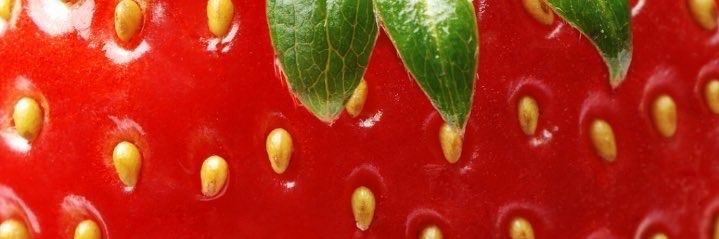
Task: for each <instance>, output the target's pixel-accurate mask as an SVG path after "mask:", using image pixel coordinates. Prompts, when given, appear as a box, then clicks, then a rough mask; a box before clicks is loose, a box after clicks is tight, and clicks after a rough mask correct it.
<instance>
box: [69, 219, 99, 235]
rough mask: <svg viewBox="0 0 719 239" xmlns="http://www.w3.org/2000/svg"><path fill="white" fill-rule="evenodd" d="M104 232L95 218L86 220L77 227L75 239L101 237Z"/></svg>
mask: <svg viewBox="0 0 719 239" xmlns="http://www.w3.org/2000/svg"><path fill="white" fill-rule="evenodd" d="M100 238H102V232H100V227H99V226H98V225H97V223H95V221H93V220H89V219H88V220H84V221H82V222H80V223H79V224H77V227H75V237H74V239H100Z"/></svg>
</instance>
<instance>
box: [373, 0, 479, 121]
mask: <svg viewBox="0 0 719 239" xmlns="http://www.w3.org/2000/svg"><path fill="white" fill-rule="evenodd" d="M375 10H376V13H377V14H378V16H379V18H380V21H381V22H382V23H383V26H384V28H385V30H386V31H387V33H388V34H389V36H390V38H391V39H392V42H393V43H394V45H395V47H396V48H397V50H398V52H399V55H400V57H401V58H402V61H403V62H404V64H405V66H406V67H407V69H408V70H409V71H410V73H412V75H413V76H414V78H415V79H416V80H417V82H418V83H419V85H420V86H421V87H422V89H423V90H424V92H425V93H426V94H427V96H428V97H429V98H430V100H431V101H432V103H433V104H434V106H435V108H437V110H438V111H439V112H440V114H441V115H442V117H443V118H444V120H445V121H446V122H447V123H448V124H450V125H453V126H456V127H460V128H464V125H465V122H466V121H467V115H469V111H470V108H471V105H472V95H473V93H474V80H475V76H476V72H477V57H478V55H479V45H478V44H477V38H478V35H479V34H478V32H477V31H478V30H477V20H476V16H475V13H474V7H473V6H472V1H468V0H375Z"/></svg>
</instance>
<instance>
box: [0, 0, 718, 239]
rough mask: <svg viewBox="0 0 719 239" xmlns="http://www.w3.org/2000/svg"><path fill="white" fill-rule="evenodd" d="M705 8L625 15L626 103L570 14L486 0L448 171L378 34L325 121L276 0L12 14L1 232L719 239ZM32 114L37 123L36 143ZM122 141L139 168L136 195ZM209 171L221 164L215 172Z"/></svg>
mask: <svg viewBox="0 0 719 239" xmlns="http://www.w3.org/2000/svg"><path fill="white" fill-rule="evenodd" d="M128 1H131V2H128ZM695 1H698V0H689V1H685V0H675V1H630V7H631V8H632V14H631V29H632V31H631V34H632V45H633V59H632V62H631V65H630V67H629V68H628V72H627V75H626V78H625V79H624V81H623V82H622V83H621V84H620V85H618V86H617V87H616V88H613V87H612V85H611V84H610V83H609V81H608V79H609V78H610V76H609V71H608V69H607V66H606V65H605V63H604V62H603V59H602V56H601V55H600V54H599V53H598V52H597V50H596V48H595V47H594V46H593V45H592V43H591V42H590V41H589V40H588V39H587V38H586V37H584V36H583V35H582V34H581V33H580V32H579V31H577V30H576V29H575V28H573V27H571V26H570V25H569V24H568V23H566V22H565V21H564V20H562V18H559V17H556V14H555V15H554V16H555V17H554V18H553V21H549V23H548V24H545V23H546V19H547V17H546V16H540V17H537V16H533V15H530V14H529V12H531V11H527V10H526V8H525V6H524V2H527V1H507V0H476V1H474V2H473V7H474V10H475V13H476V15H477V24H478V29H479V32H480V34H479V38H478V43H479V46H480V49H481V54H480V56H479V58H478V68H477V77H476V80H475V82H474V84H475V90H474V94H473V103H472V105H471V110H470V114H469V118H468V119H467V123H466V127H465V128H464V138H463V144H462V151H461V155H460V157H459V158H458V160H457V162H455V163H453V164H450V163H449V162H447V160H446V159H445V156H444V153H443V150H442V148H441V146H440V142H439V140H438V132H439V131H440V128H442V127H443V125H444V120H443V119H442V117H441V116H440V114H439V113H438V112H437V111H436V110H435V108H434V107H433V105H432V104H431V103H430V100H428V99H427V96H426V95H425V93H424V92H423V91H422V90H421V88H420V87H419V86H418V84H417V83H416V82H415V81H414V80H412V77H411V74H409V73H408V72H407V70H406V69H405V66H404V64H403V62H402V60H401V59H400V58H399V56H398V53H397V50H396V48H395V47H394V46H393V44H392V42H391V41H390V40H389V38H388V37H387V35H386V34H385V32H384V30H382V29H378V32H379V36H378V40H377V43H376V45H375V47H374V50H373V52H372V55H371V57H370V58H369V61H368V65H367V69H366V73H365V75H364V81H365V83H366V92H365V93H366V101H365V103H364V106H363V107H361V111H360V112H358V113H357V115H356V117H352V116H350V115H349V114H348V113H346V112H342V113H341V115H340V116H339V118H337V120H336V121H334V123H332V124H328V123H325V122H323V121H322V120H319V119H318V118H317V117H316V116H315V115H313V114H312V113H310V112H309V111H308V110H307V109H306V108H305V107H304V106H302V105H301V104H300V103H299V101H298V100H297V99H296V97H295V96H294V95H293V94H292V93H291V92H290V91H289V90H288V84H287V81H285V79H284V77H283V74H282V71H281V69H280V68H279V67H278V64H277V61H276V58H275V50H274V49H273V47H272V40H271V37H270V31H269V27H268V18H267V14H266V7H267V4H266V3H265V1H260V0H233V1H231V2H230V3H229V4H228V1H227V0H219V1H216V0H210V1H209V2H206V1H186V0H175V1H164V0H158V1H135V0H122V1H94V0H77V1H68V3H65V2H61V1H53V0H17V1H13V2H10V1H7V0H5V1H3V0H0V6H3V7H4V6H8V5H9V4H8V3H12V5H10V6H12V7H11V8H10V10H9V11H7V12H8V13H9V14H8V16H9V17H7V18H6V17H5V12H6V10H5V9H4V8H0V11H2V12H0V13H2V14H1V15H0V18H1V19H3V20H0V21H2V23H0V140H1V141H2V142H1V143H0V221H2V224H0V237H3V235H9V234H7V233H20V234H22V233H24V231H23V230H27V232H28V233H29V234H30V235H31V236H32V238H73V236H75V235H78V234H80V235H81V236H80V237H76V238H83V237H85V238H93V237H95V238H96V237H97V235H98V234H97V232H98V231H99V232H100V233H99V234H100V235H101V237H102V238H418V237H421V236H424V237H425V238H437V236H441V237H443V238H511V237H510V236H512V235H515V237H519V238H521V236H524V237H529V236H532V237H536V238H652V237H654V238H658V237H655V235H663V236H665V237H666V238H707V239H708V238H717V237H716V236H715V235H716V233H717V220H718V216H719V161H717V159H719V131H718V130H717V129H718V128H719V115H717V114H716V112H719V110H717V108H718V107H717V105H719V93H717V92H719V90H718V89H719V87H717V84H718V83H716V82H715V81H714V80H716V79H719V42H718V41H717V30H716V28H711V25H712V24H711V23H708V21H706V18H707V16H709V18H711V17H712V16H714V18H716V14H715V12H709V13H706V12H701V7H697V6H714V5H715V4H712V2H707V1H703V2H699V3H696V2H695ZM118 3H122V4H124V5H123V6H129V7H122V8H123V9H120V10H118V7H117V6H118ZM208 3H209V4H208ZM714 3H715V2H714ZM228 6H229V7H232V8H233V10H228V9H227V7H228ZM138 7H139V12H138ZM696 8H699V9H700V10H699V11H700V12H701V14H696V12H697V10H696ZM711 11H715V10H714V9H711ZM534 12H535V13H536V12H540V13H541V12H543V11H534ZM138 14H140V15H138ZM228 14H229V15H228ZM697 15H698V16H699V17H695V16H697ZM213 16H214V17H213ZM227 16H231V18H232V20H231V21H230V22H229V23H228V22H227V19H225V18H226V17H227ZM118 17H119V18H120V20H122V21H124V22H123V23H122V24H119V26H118V22H117V20H116V18H118ZM217 18H221V19H217ZM537 19H543V20H542V21H538V20H537ZM697 19H699V20H700V21H698V20H697ZM715 20H716V19H715ZM543 22H545V23H543ZM228 24H229V25H228ZM714 25H715V24H714ZM707 26H708V27H709V28H707ZM225 27H227V29H225ZM218 35H219V36H218ZM525 96H529V97H531V98H532V99H533V100H532V101H533V102H534V103H531V102H532V101H525V100H521V99H524V98H523V97H525ZM24 97H28V98H24ZM21 99H32V100H34V101H36V103H37V106H39V108H40V109H41V112H37V111H35V110H32V108H34V107H30V110H28V111H27V112H30V113H28V114H31V115H24V116H31V117H30V118H32V119H35V120H36V121H32V124H29V125H30V126H33V125H35V124H36V123H37V122H40V124H41V126H40V127H37V128H35V127H28V128H27V129H28V130H29V131H28V132H30V134H27V135H32V137H29V138H31V140H29V141H28V140H25V139H27V138H25V137H22V136H20V135H19V134H18V132H17V131H16V126H19V125H18V124H17V123H16V122H14V121H16V119H21V118H23V117H15V116H13V113H14V111H15V110H14V109H15V108H16V103H17V102H18V101H19V100H21ZM658 99H659V100H658ZM520 101H522V102H529V103H522V104H525V105H528V106H518V104H519V103H520ZM667 102H671V103H667ZM535 108H536V112H538V113H536V115H537V116H538V118H537V119H536V120H537V122H536V126H535V125H534V122H533V121H532V120H531V117H532V116H531V115H535ZM522 109H526V110H527V112H529V113H526V114H525V113H522V112H518V111H520V110H522ZM32 112H35V113H32ZM672 112H673V113H672ZM38 113H39V114H38ZM521 115H529V116H528V117H529V118H530V119H529V120H527V119H526V118H525V117H521ZM37 119H41V120H39V121H37ZM17 121H22V120H17ZM23 122H24V121H23ZM595 122H604V123H605V124H606V125H604V126H602V127H598V128H599V129H596V130H595V127H594V126H593V125H595ZM672 122H674V124H673V123H672ZM606 126H609V128H607V127H606ZM673 127H675V128H673ZM20 128H22V126H21V125H20ZM275 129H283V130H285V131H286V132H287V134H289V135H290V137H291V142H290V143H289V145H290V147H291V148H290V149H288V148H283V147H285V146H281V145H286V142H287V141H281V142H283V143H279V144H277V145H280V146H278V148H279V150H280V151H278V152H282V155H284V153H285V152H287V151H286V150H289V152H290V153H291V156H290V158H291V159H289V158H288V159H287V162H285V161H284V156H282V157H278V158H279V159H282V161H281V162H282V163H283V167H280V168H281V169H282V170H278V168H275V167H276V165H274V164H272V163H270V160H269V159H268V151H270V150H268V149H269V148H270V147H268V145H267V142H268V135H269V134H270V133H271V132H272V131H273V130H275ZM35 130H37V132H34V131H35ZM592 131H597V132H600V133H597V134H596V135H595V134H592V133H591V132H592ZM33 132H34V133H33ZM610 132H611V133H610ZM27 135H26V136H27ZM610 136H611V137H610ZM593 138H601V139H602V140H599V141H600V142H603V143H601V145H613V147H612V146H596V147H595V145H599V144H597V142H596V141H593V140H592V139H593ZM122 142H128V143H131V144H132V145H134V146H135V147H136V148H137V149H138V150H139V153H140V158H139V160H140V162H141V163H140V164H139V165H137V164H132V165H131V166H139V172H136V173H134V174H131V175H136V179H135V181H134V183H133V184H131V185H127V183H123V181H124V180H121V178H120V177H118V172H119V170H118V169H116V168H115V166H113V165H114V163H115V162H114V161H115V160H116V159H117V157H114V156H113V151H114V149H115V148H116V147H117V146H118V144H120V143H122ZM132 157H134V156H132ZM208 158H212V159H223V160H224V162H225V163H226V165H225V164H217V165H220V166H219V167H209V166H208V168H209V169H207V170H210V171H209V173H208V174H207V176H201V174H202V172H205V171H203V168H205V167H203V163H204V162H205V160H208ZM131 161H132V160H131ZM284 163H287V165H284ZM284 166H286V168H284ZM278 171H282V172H281V173H279V172H278ZM123 172H125V171H123ZM131 181H132V180H131ZM133 185H134V186H133ZM218 185H223V186H222V188H218ZM128 186H131V187H128ZM358 188H366V189H368V190H369V193H367V192H366V191H362V193H358V194H357V195H358V196H355V191H356V190H357V189H358ZM362 190H364V189H362ZM203 192H204V194H203ZM206 194H208V195H206ZM355 197H357V199H356V198H355ZM355 207H356V208H362V209H361V212H362V213H357V214H358V215H365V216H359V217H360V218H359V219H360V220H356V218H355V216H354V215H355V211H353V208H355ZM372 207H374V208H373V210H372ZM370 211H372V213H370ZM366 215H372V216H371V217H372V218H370V219H367V218H366V217H367V216H366ZM87 220H90V221H89V222H88V221H87ZM93 222H94V224H93ZM365 224H369V225H368V226H367V229H366V230H361V229H360V228H358V225H361V227H365ZM78 225H81V226H82V227H81V228H78ZM18 228H20V229H18ZM6 231H7V232H6ZM78 231H79V232H78ZM530 238H531V237H530Z"/></svg>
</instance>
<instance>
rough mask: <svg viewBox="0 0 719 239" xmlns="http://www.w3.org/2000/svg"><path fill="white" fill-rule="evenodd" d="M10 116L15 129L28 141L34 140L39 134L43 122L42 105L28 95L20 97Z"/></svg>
mask: <svg viewBox="0 0 719 239" xmlns="http://www.w3.org/2000/svg"><path fill="white" fill-rule="evenodd" d="M12 118H13V124H14V126H15V131H16V132H17V133H18V135H20V136H22V137H23V138H25V139H26V140H28V141H32V140H34V139H35V138H36V137H37V136H38V134H40V131H41V130H42V126H43V124H44V112H43V109H42V107H41V106H40V104H39V103H38V102H37V101H36V100H35V99H33V98H30V97H22V98H21V99H20V100H18V101H17V103H15V107H14V109H13V113H12Z"/></svg>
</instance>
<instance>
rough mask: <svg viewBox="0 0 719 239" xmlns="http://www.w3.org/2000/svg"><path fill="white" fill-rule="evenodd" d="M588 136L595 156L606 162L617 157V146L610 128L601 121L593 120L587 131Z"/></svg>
mask: <svg viewBox="0 0 719 239" xmlns="http://www.w3.org/2000/svg"><path fill="white" fill-rule="evenodd" d="M589 136H590V138H591V140H592V144H593V145H594V149H595V151H596V152H597V154H598V155H599V156H600V157H601V158H603V159H604V160H606V161H608V162H612V161H614V159H616V157H617V144H616V140H615V138H614V130H613V129H612V126H611V125H610V124H609V123H607V121H605V120H603V119H595V120H594V121H593V122H592V124H591V126H590V129H589Z"/></svg>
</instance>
